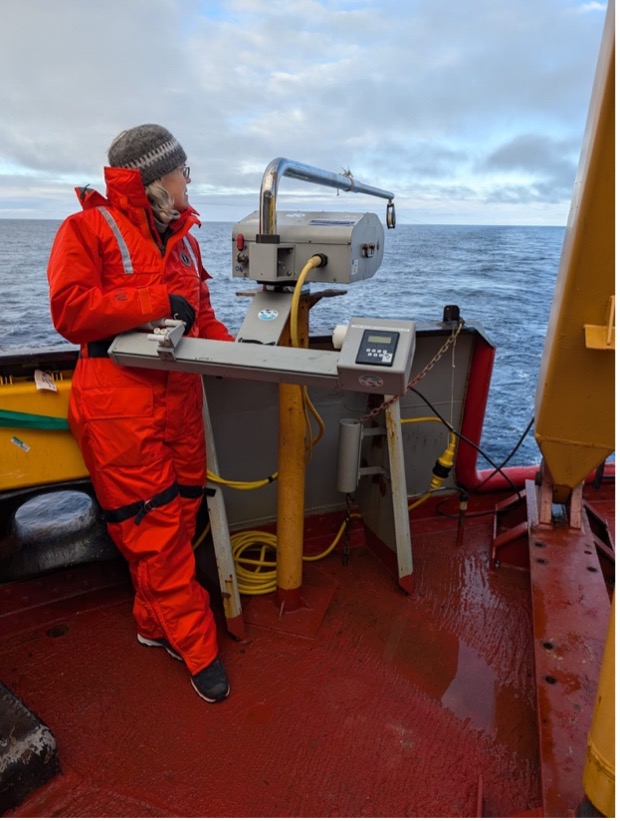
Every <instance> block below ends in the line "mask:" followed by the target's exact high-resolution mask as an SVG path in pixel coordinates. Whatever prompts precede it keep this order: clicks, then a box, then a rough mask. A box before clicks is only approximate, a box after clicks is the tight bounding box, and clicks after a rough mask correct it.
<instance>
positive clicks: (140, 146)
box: [108, 123, 187, 185]
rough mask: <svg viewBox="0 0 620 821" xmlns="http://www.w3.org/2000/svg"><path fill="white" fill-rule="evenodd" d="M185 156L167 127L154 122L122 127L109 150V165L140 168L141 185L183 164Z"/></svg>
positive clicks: (147, 183)
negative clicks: (126, 127)
mask: <svg viewBox="0 0 620 821" xmlns="http://www.w3.org/2000/svg"><path fill="white" fill-rule="evenodd" d="M186 160H187V154H186V153H185V151H183V148H182V146H181V144H180V143H179V142H178V141H177V140H176V139H175V138H174V137H173V136H172V134H171V133H170V132H169V131H168V130H167V129H166V128H164V127H163V126H161V125H155V124H153V123H149V124H146V125H138V126H136V127H135V128H130V129H128V130H127V131H121V133H120V134H119V135H118V137H116V139H115V140H114V141H113V143H112V145H111V146H110V150H109V151H108V161H109V163H110V166H112V168H137V169H139V170H140V172H141V174H142V182H143V183H144V185H149V184H150V183H152V182H153V181H154V180H156V179H159V177H163V176H164V174H169V173H170V172H171V171H174V169H175V168H179V167H180V166H182V165H185V162H186Z"/></svg>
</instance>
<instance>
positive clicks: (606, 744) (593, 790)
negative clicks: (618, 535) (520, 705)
mask: <svg viewBox="0 0 620 821" xmlns="http://www.w3.org/2000/svg"><path fill="white" fill-rule="evenodd" d="M614 613H615V608H614V602H613V601H612V603H611V617H610V621H609V629H608V631H607V640H606V642H605V651H604V653H603V662H602V664H601V675H600V678H599V685H598V692H597V694H596V701H595V703H594V715H593V717H592V726H591V727H590V732H589V733H588V749H587V751H586V763H585V766H584V769H583V787H584V790H585V793H586V796H587V797H588V799H589V801H590V802H591V803H592V804H593V805H594V806H595V807H596V809H597V810H598V811H599V812H601V813H603V815H605V816H606V817H607V818H612V817H614V816H615V799H616V753H615V741H616V739H615V724H616V721H615V719H616V706H615V687H614V668H615V662H616V652H615V645H616V626H615V622H616V620H615V616H614Z"/></svg>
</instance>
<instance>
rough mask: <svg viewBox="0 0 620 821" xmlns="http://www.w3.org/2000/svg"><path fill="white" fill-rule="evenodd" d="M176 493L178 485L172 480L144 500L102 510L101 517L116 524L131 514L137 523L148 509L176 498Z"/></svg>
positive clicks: (160, 505) (129, 517)
mask: <svg viewBox="0 0 620 821" xmlns="http://www.w3.org/2000/svg"><path fill="white" fill-rule="evenodd" d="M178 495H179V487H178V485H177V483H176V482H174V484H172V485H170V487H168V488H166V490H162V492H161V493H156V494H155V496H153V497H152V498H151V499H147V500H146V501H144V502H132V503H131V504H130V505H123V507H116V508H114V510H104V511H103V518H104V519H105V521H106V522H112V523H114V524H118V523H119V522H125V521H126V520H127V519H131V517H132V516H135V517H136V518H135V520H134V522H135V524H137V525H139V524H140V522H141V521H142V519H144V517H145V516H146V514H147V513H148V512H149V511H150V510H153V508H156V507H163V506H164V505H167V504H168V502H171V501H172V500H173V499H176V497H177V496H178Z"/></svg>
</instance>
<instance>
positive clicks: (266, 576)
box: [230, 513, 361, 596]
mask: <svg viewBox="0 0 620 821" xmlns="http://www.w3.org/2000/svg"><path fill="white" fill-rule="evenodd" d="M351 518H352V519H354V518H356V519H359V518H361V517H360V514H359V513H353V514H352V515H351ZM346 524H347V523H346V520H345V521H343V522H342V524H341V525H340V528H339V530H338V533H337V534H336V536H335V538H334V540H333V541H332V543H331V544H330V545H329V547H328V548H327V549H326V550H324V551H323V552H322V553H319V554H317V555H316V556H304V557H303V560H304V561H305V562H317V561H319V559H324V558H325V557H326V556H329V554H330V553H331V552H332V551H333V550H334V548H335V547H336V545H337V544H338V542H339V541H340V539H341V538H342V534H343V533H344V531H345V528H346ZM230 542H231V545H232V553H233V559H234V562H235V571H236V574H237V584H238V586H239V593H241V594H242V595H244V596H259V595H262V594H264V593H273V592H275V590H276V587H277V584H276V574H277V570H276V560H275V554H276V552H277V537H276V535H275V534H274V533H267V532H265V531H261V530H244V531H243V532H241V533H235V534H233V535H232V536H231V537H230ZM268 554H270V555H273V557H274V558H267V556H268Z"/></svg>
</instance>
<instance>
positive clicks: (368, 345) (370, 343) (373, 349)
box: [355, 328, 400, 368]
mask: <svg viewBox="0 0 620 821" xmlns="http://www.w3.org/2000/svg"><path fill="white" fill-rule="evenodd" d="M399 336H400V334H399V333H398V331H390V330H383V329H382V330H380V331H375V330H372V329H370V328H366V329H365V330H364V332H363V334H362V341H361V343H360V346H359V349H358V352H357V357H356V358H355V362H356V364H357V365H381V366H383V367H386V368H389V367H391V366H392V363H393V362H394V353H395V352H396V345H397V344H398V337H399Z"/></svg>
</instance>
